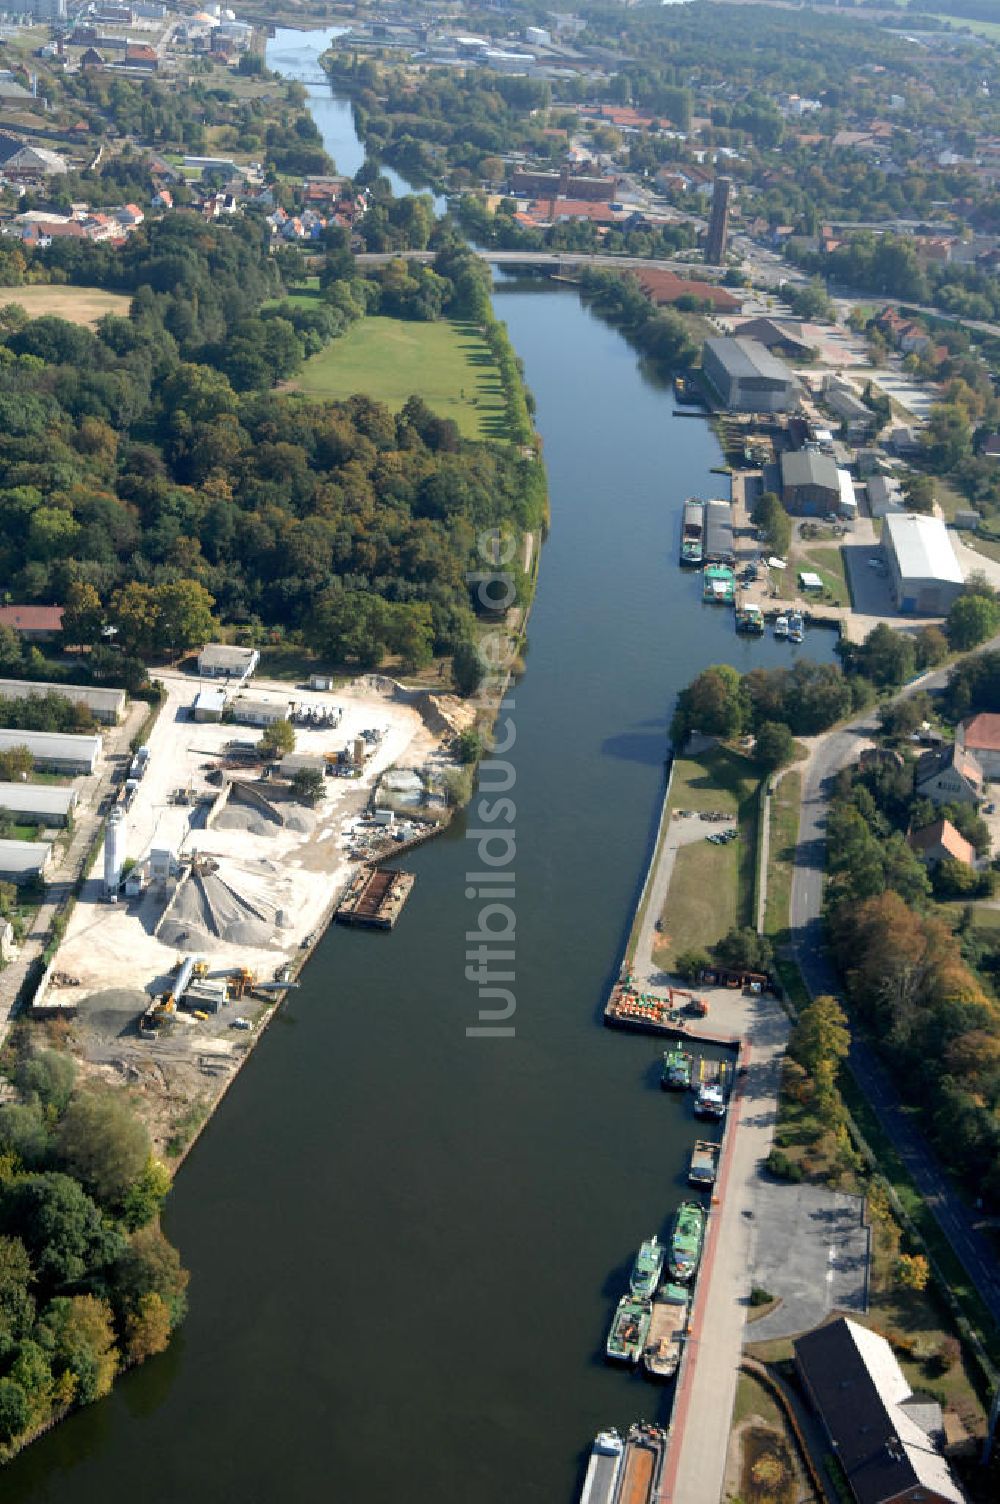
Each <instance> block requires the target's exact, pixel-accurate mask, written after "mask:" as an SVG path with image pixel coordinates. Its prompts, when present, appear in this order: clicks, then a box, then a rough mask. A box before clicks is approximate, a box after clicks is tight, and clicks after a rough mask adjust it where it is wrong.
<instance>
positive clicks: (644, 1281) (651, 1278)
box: [628, 1235, 667, 1300]
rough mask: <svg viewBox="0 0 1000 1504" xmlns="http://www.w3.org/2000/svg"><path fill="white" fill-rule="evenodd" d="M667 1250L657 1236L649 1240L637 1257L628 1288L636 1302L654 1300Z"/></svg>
mask: <svg viewBox="0 0 1000 1504" xmlns="http://www.w3.org/2000/svg"><path fill="white" fill-rule="evenodd" d="M666 1253H667V1250H666V1249H665V1248H664V1246H663V1244H662V1243H661V1242H660V1240H659V1238H658V1237H656V1236H655V1235H654V1236H653V1237H651V1238H647V1239H646V1241H645V1242H644V1243H643V1245H642V1247H641V1248H640V1249H639V1252H638V1253H637V1254H636V1256H635V1263H634V1264H633V1265H632V1273H631V1274H630V1275H629V1281H628V1287H629V1290H630V1292H631V1294H632V1295H633V1296H634V1297H635V1299H636V1300H652V1298H653V1296H654V1295H655V1294H656V1287H657V1285H658V1284H659V1283H660V1275H661V1274H662V1273H663V1260H664V1258H665V1257H666Z"/></svg>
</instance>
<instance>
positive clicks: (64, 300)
mask: <svg viewBox="0 0 1000 1504" xmlns="http://www.w3.org/2000/svg"><path fill="white" fill-rule="evenodd" d="M131 301H132V300H131V298H127V297H125V296H124V295H123V294H122V293H118V292H104V291H103V290H102V289H101V288H99V287H49V286H47V285H46V284H44V283H37V284H36V285H34V286H32V287H5V288H4V289H3V292H2V294H0V303H20V305H21V307H22V308H23V309H24V310H25V312H26V313H27V314H28V315H29V316H30V317H31V318H33V319H40V318H42V316H43V315H44V314H52V315H54V316H55V317H56V318H60V319H67V320H68V321H69V322H70V323H71V324H87V325H89V326H90V327H91V328H92V327H93V326H94V325H95V324H96V323H97V321H98V319H100V318H103V317H104V315H105V314H106V313H115V314H118V315H119V317H120V318H123V319H124V318H127V317H128V310H129V304H130V303H131Z"/></svg>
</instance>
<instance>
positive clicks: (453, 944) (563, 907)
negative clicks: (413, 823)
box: [3, 33, 833, 1504]
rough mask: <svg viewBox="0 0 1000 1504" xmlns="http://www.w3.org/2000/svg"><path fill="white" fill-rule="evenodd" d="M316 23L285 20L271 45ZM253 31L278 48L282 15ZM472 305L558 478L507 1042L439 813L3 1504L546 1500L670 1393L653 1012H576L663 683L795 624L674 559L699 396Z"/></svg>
mask: <svg viewBox="0 0 1000 1504" xmlns="http://www.w3.org/2000/svg"><path fill="white" fill-rule="evenodd" d="M316 41H317V38H316V34H314V35H313V36H312V37H308V36H304V37H299V38H297V39H295V47H296V48H298V49H299V54H300V57H299V67H300V71H303V72H305V71H307V70H309V71H311V70H312V69H313V68H315V61H314V59H315V55H316ZM274 47H275V49H276V50H277V49H281V53H280V55H281V58H282V62H283V65H288V66H290V65H289V64H288V58H289V48H290V42H289V38H288V36H287V34H283V33H279V35H278V38H277V39H276V42H275V44H274ZM293 61H294V60H293ZM323 103H324V104H325V103H326V101H324V102H323ZM333 118H334V119H335V120H337V119H340V120H342V119H343V118H344V117H342V116H339V115H337V116H334V117H333ZM329 144H330V149H331V151H332V152H333V154H334V155H336V156H337V158H338V161H342V159H343V143H342V142H340V141H339V140H338V141H336V142H335V141H332V140H331V141H330V143H329ZM496 306H497V311H498V313H499V315H500V316H501V317H502V318H504V319H505V320H506V322H507V325H508V327H509V329H510V333H511V337H512V339H513V342H514V345H515V347H516V348H517V350H518V351H519V353H520V354H521V356H522V357H523V359H524V361H525V365H526V369H527V377H528V381H529V383H530V385H531V387H532V389H533V390H534V392H535V395H536V398H537V402H538V424H539V428H540V432H541V434H542V437H543V440H544V444H545V456H546V461H547V465H548V472H549V481H550V488H551V497H552V529H551V536H550V538H549V540H548V542H547V543H546V545H545V550H544V553H543V557H542V568H541V577H540V586H539V591H538V596H537V600H536V605H535V609H534V612H533V615H532V618H531V630H530V637H531V642H530V649H529V652H528V655H527V663H526V672H525V674H524V676H523V677H522V679H521V680H520V682H519V683H518V684H517V686H516V689H515V690H514V693H513V695H512V705H511V707H510V716H511V719H512V721H513V723H514V725H515V727H516V743H515V745H514V748H513V750H512V752H511V754H510V756H511V760H512V761H513V763H514V766H515V770H516V782H515V785H514V788H513V791H512V797H513V798H514V800H515V802H516V806H517V818H516V822H515V827H516V838H517V856H516V861H515V863H514V870H515V872H516V891H517V897H516V900H515V902H514V907H515V909H516V917H517V934H516V943H515V948H516V963H515V965H516V973H517V980H516V984H515V991H516V995H517V1012H516V1015H515V1018H514V1025H515V1030H516V1033H515V1037H514V1038H513V1039H470V1038H468V1037H467V1036H466V1028H467V1026H469V1025H471V1024H474V1023H475V1022H476V1009H477V1000H476V991H475V987H474V985H473V984H471V983H470V982H468V981H467V980H466V978H465V967H466V959H465V952H466V947H467V941H466V934H467V932H468V931H471V930H473V929H474V927H475V916H476V912H477V907H478V906H477V905H476V904H474V903H472V902H470V901H468V900H467V898H466V896H465V890H466V886H467V884H466V873H467V872H469V871H476V870H479V869H480V868H481V865H482V864H481V862H480V860H479V857H478V855H477V852H476V843H475V841H474V840H472V839H470V838H469V835H468V831H467V826H466V824H465V823H463V822H458V823H457V824H456V825H455V826H454V827H453V829H452V830H451V831H449V832H448V833H447V834H446V835H445V836H444V837H442V838H441V839H440V840H438V841H437V842H434V843H431V844H430V845H428V846H425V847H423V848H422V849H420V850H418V851H416V852H414V853H413V854H412V856H411V857H409V858H408V860H407V865H408V866H409V867H410V868H411V869H412V870H413V871H414V872H416V874H417V883H416V887H415V889H414V892H413V895H412V898H411V900H410V902H409V905H408V907H407V909H406V911H405V913H404V915H403V917H402V920H401V921H400V924H399V927H398V929H397V930H396V931H395V932H394V933H393V934H392V935H373V934H362V933H356V932H351V931H348V930H342V929H337V930H332V931H331V932H330V933H329V934H328V935H327V936H326V938H325V939H324V941H323V942H322V944H321V945H320V947H319V949H318V951H317V953H316V955H315V957H314V959H313V960H312V961H311V963H310V965H309V967H308V969H307V971H306V973H305V976H304V979H303V986H302V988H301V991H299V992H297V993H294V994H292V996H291V999H290V1001H289V1003H288V1004H287V1005H286V1007H285V1008H284V1009H283V1011H282V1012H281V1014H280V1015H279V1016H278V1017H277V1019H276V1020H275V1022H274V1024H273V1025H272V1027H271V1028H270V1029H269V1030H268V1032H267V1033H266V1035H265V1036H264V1038H263V1040H262V1041H261V1043H260V1045H259V1047H258V1049H257V1050H256V1051H255V1053H254V1055H253V1057H252V1058H251V1060H250V1061H249V1063H248V1065H247V1067H246V1069H245V1070H244V1071H243V1073H242V1074H241V1076H240V1077H239V1080H238V1081H237V1083H236V1085H235V1086H234V1088H233V1089H232V1091H231V1092H230V1093H229V1095H228V1097H227V1098H226V1100H225V1102H224V1103H223V1104H222V1107H221V1108H220V1110H219V1112H218V1114H217V1115H216V1117H215V1118H214V1120H213V1122H212V1124H211V1125H210V1127H209V1128H208V1130H207V1131H206V1132H205V1134H204V1135H203V1137H202V1139H201V1141H200V1142H199V1143H198V1145H197V1146H196V1148H195V1150H194V1151H193V1153H192V1154H191V1156H190V1157H189V1159H188V1161H187V1162H186V1164H185V1166H184V1168H183V1170H182V1172H181V1174H180V1175H179V1177H178V1182H177V1185H176V1188H175V1190H174V1193H173V1195H172V1197H171V1200H170V1206H169V1213H168V1216H167V1218H166V1225H167V1231H168V1233H169V1235H170V1237H171V1238H172V1239H173V1240H174V1241H175V1242H176V1243H177V1244H178V1245H179V1247H180V1248H181V1250H182V1253H183V1257H184V1260H185V1262H186V1263H187V1264H188V1266H189V1267H190V1268H191V1270H192V1276H193V1277H192V1285H191V1313H190V1317H189V1319H188V1321H187V1323H186V1325H185V1326H184V1328H183V1330H182V1331H181V1333H180V1334H179V1335H178V1337H177V1338H176V1339H175V1341H174V1343H173V1345H172V1347H171V1349H170V1351H169V1352H168V1353H166V1354H165V1355H164V1356H163V1357H162V1358H159V1359H156V1360H154V1361H152V1362H150V1363H147V1364H146V1365H144V1366H143V1367H142V1368H141V1369H139V1370H137V1371H135V1372H134V1373H132V1374H129V1375H127V1376H125V1377H124V1378H123V1379H122V1380H121V1382H120V1383H119V1384H118V1385H117V1386H116V1388H115V1391H114V1393H113V1394H112V1395H111V1397H110V1398H109V1399H107V1400H105V1401H104V1402H102V1403H101V1404H99V1405H95V1406H91V1407H90V1408H89V1409H87V1410H85V1411H82V1412H80V1413H79V1414H77V1415H75V1416H74V1417H72V1418H71V1419H70V1420H69V1421H68V1422H66V1423H65V1424H64V1425H62V1426H60V1427H58V1428H57V1429H56V1430H54V1431H53V1432H52V1433H50V1434H49V1435H48V1436H46V1437H45V1438H43V1439H42V1440H41V1441H40V1442H38V1443H37V1444H36V1445H35V1446H34V1447H32V1448H31V1449H29V1451H28V1452H26V1453H25V1454H24V1455H23V1456H22V1457H21V1458H19V1459H18V1460H17V1461H16V1462H15V1463H14V1464H13V1465H12V1466H11V1467H10V1468H9V1469H8V1470H7V1471H6V1473H5V1474H4V1479H3V1484H4V1495H5V1500H6V1501H7V1504H21V1501H28V1500H31V1501H52V1504H57V1501H58V1504H69V1501H72V1504H91V1501H93V1504H106V1501H108V1500H118V1499H125V1498H128V1497H132V1496H135V1497H141V1498H142V1499H143V1500H144V1504H178V1501H179V1500H184V1501H185V1504H218V1501H220V1500H239V1501H240V1504H274V1501H277V1500H280V1501H287V1504H312V1501H314V1500H320V1499H323V1500H333V1501H336V1504H390V1501H397V1500H401V1499H406V1500H407V1501H408V1504H510V1501H511V1500H512V1499H516V1500H518V1501H519V1504H570V1501H571V1500H573V1499H574V1498H575V1496H576V1490H577V1489H578V1487H579V1483H580V1479H581V1476H582V1469H583V1466H584V1462H585V1457H586V1452H587V1449H588V1447H589V1442H590V1439H591V1438H592V1437H593V1435H594V1433H595V1432H596V1431H597V1430H598V1429H599V1428H600V1427H602V1426H606V1425H611V1424H617V1425H619V1426H624V1425H627V1424H628V1423H629V1422H630V1421H631V1420H633V1419H635V1418H637V1417H639V1416H643V1417H645V1418H647V1419H651V1420H652V1419H665V1418H666V1416H667V1414H668V1408H669V1387H668V1388H667V1389H657V1388H654V1387H652V1386H651V1385H649V1384H647V1383H645V1382H644V1381H643V1380H642V1379H641V1378H640V1377H638V1376H636V1375H633V1374H631V1373H628V1372H624V1371H621V1370H612V1369H610V1368H608V1367H607V1366H606V1364H605V1363H604V1361H603V1357H602V1348H603V1342H604V1336H605V1332H606V1328H607V1325H608V1321H609V1318H610V1316H611V1313H612V1311H613V1309H614V1304H615V1301H616V1299H617V1296H618V1295H619V1293H620V1292H621V1291H622V1289H623V1286H624V1283H625V1281H626V1279H627V1274H628V1269H629V1265H630V1261H631V1258H632V1255H633V1253H634V1251H635V1249H636V1247H637V1245H638V1244H639V1242H640V1241H641V1239H642V1238H644V1237H647V1236H648V1235H649V1234H650V1233H652V1232H654V1231H658V1232H659V1233H660V1234H661V1236H663V1235H665V1233H666V1229H667V1227H668V1224H669V1218H670V1215H671V1213H672V1211H673V1208H674V1207H675V1205H676V1203H677V1201H678V1199H679V1197H680V1196H681V1194H682V1189H683V1185H684V1180H683V1172H684V1169H685V1167H686V1162H687V1158H688V1155H689V1153H690V1148H691V1144H692V1142H693V1140H694V1138H695V1136H696V1131H695V1125H694V1122H693V1120H692V1118H691V1115H690V1103H689V1102H688V1101H686V1100H685V1099H678V1098H676V1097H673V1096H670V1095H665V1094H663V1093H662V1092H661V1091H660V1090H659V1087H658V1084H657V1080H658V1062H659V1056H660V1049H659V1048H658V1046H657V1043H656V1041H655V1040H651V1039H643V1038H641V1037H634V1036H629V1035H620V1034H612V1033H609V1032H608V1031H606V1030H605V1029H604V1028H603V1027H602V1025H601V1023H600V1011H601V1008H602V1005H603V1001H604V997H605V994H606V989H607V987H608V985H609V983H610V981H611V980H612V977H613V975H614V972H615V970H616V968H617V965H618V962H619V960H620V956H621V950H622V945H623V942H624V937H625V934H626V931H627V928H628V922H629V916H630V912H631V909H632V906H633V903H634V901H635V898H636V894H637V891H638V888H639V885H640V883H641V880H642V874H643V870H644V867H645V864H646V861H647V858H648V852H649V846H650V841H651V836H652V832H653V826H654V822H655V819H656V815H657V812H658V807H659V802H660V796H661V793H662V788H663V778H664V766H663V762H664V753H665V745H666V733H667V724H668V720H669V716H670V711H671V707H672V704H673V701H674V697H675V695H676V693H677V691H678V689H679V688H680V687H681V686H682V685H683V684H684V683H686V682H687V680H688V679H690V677H691V676H692V675H693V674H694V673H695V672H696V671H697V670H698V669H700V668H701V667H703V666H704V665H706V664H709V663H712V662H729V663H734V664H736V665H737V666H738V667H740V668H745V667H749V666H750V665H752V664H773V663H776V662H785V661H787V659H788V654H789V651H790V650H789V649H788V647H787V645H782V644H777V643H774V642H773V641H772V640H770V639H767V640H763V641H758V642H748V641H745V640H742V639H739V638H737V637H736V636H735V635H734V633H733V630H732V619H731V616H730V614H729V613H728V612H724V611H713V610H712V609H711V608H709V607H703V606H702V605H701V604H700V602H699V600H698V592H697V580H696V579H695V578H693V577H690V576H686V575H684V574H682V573H681V571H680V570H679V569H678V568H677V565H676V562H675V560H676V549H677V527H678V508H679V506H680V504H681V501H682V499H683V497H684V496H686V495H687V494H689V493H697V494H701V495H705V494H711V493H712V491H713V490H716V489H718V482H717V481H716V480H714V479H713V477H712V476H711V474H710V470H711V467H712V466H713V465H715V464H717V463H718V461H719V453H718V449H717V446H716V443H715V440H714V438H713V436H712V433H711V431H710V429H709V428H708V426H707V425H706V424H705V423H703V422H700V421H697V420H691V419H686V420H682V419H678V418H674V417H672V416H671V412H672V407H673V404H672V401H671V398H670V395H669V394H668V393H667V392H665V391H664V390H662V389H661V388H658V387H656V386H653V385H650V384H649V383H648V382H647V381H645V380H644V378H643V376H642V374H641V372H640V370H639V368H638V366H637V362H636V357H635V355H634V353H633V352H632V351H630V350H629V349H628V347H627V346H626V345H625V343H624V342H623V341H622V340H621V339H620V338H619V337H618V336H617V335H616V334H615V333H614V332H613V331H612V330H610V329H608V328H607V327H605V326H604V325H603V324H602V323H600V321H598V320H597V319H595V318H593V317H592V316H591V315H590V314H589V313H587V312H586V311H585V310H584V309H583V308H582V307H581V305H580V303H579V301H578V299H577V297H576V296H575V294H574V293H573V292H572V291H569V290H565V289H559V290H557V289H554V288H552V287H550V286H546V285H544V284H541V285H539V284H537V283H534V284H532V285H531V287H530V288H529V289H524V288H522V287H520V286H518V285H517V284H515V285H513V286H506V285H505V286H501V287H500V288H499V290H498V292H497V295H496ZM832 644H833V638H832V636H831V635H827V634H823V633H813V634H811V635H810V636H809V637H808V639H807V643H806V647H807V648H808V650H809V652H810V654H812V655H813V656H816V657H822V658H829V657H830V656H831V653H832ZM473 823H474V822H473Z"/></svg>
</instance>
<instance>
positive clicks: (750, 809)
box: [653, 747, 759, 971]
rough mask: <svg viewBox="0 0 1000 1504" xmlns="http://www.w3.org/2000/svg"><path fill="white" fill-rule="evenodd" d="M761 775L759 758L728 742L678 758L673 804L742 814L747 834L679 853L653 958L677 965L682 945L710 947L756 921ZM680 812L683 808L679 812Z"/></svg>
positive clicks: (742, 831) (665, 964)
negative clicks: (753, 758) (743, 754)
mask: <svg viewBox="0 0 1000 1504" xmlns="http://www.w3.org/2000/svg"><path fill="white" fill-rule="evenodd" d="M758 787H759V779H758V776H757V772H756V769H755V768H754V766H753V764H752V763H750V762H748V761H747V759H746V758H745V757H741V756H740V754H739V753H737V752H731V751H730V750H729V749H728V748H726V747H712V748H710V749H709V750H708V751H706V752H704V753H702V754H701V755H700V756H699V757H697V758H688V757H679V758H677V759H676V761H675V762H674V774H673V781H672V783H671V786H670V809H671V812H672V814H674V812H675V811H677V810H679V809H690V810H702V811H704V810H721V811H724V812H725V813H726V814H730V815H736V816H737V818H738V821H739V832H740V833H739V837H738V839H737V840H735V841H730V842H728V843H727V844H725V845H720V846H716V845H713V844H711V843H710V842H709V841H707V840H704V841H696V842H694V843H693V844H692V845H690V846H683V847H681V849H680V850H679V851H678V852H677V856H676V859H675V864H674V870H673V875H672V877H671V879H670V890H669V892H668V894H667V899H666V903H665V904H664V908H663V913H662V915H661V920H662V926H663V927H662V931H661V935H662V939H661V941H660V944H658V945H657V946H656V948H655V949H654V952H653V959H654V961H655V963H656V964H657V965H658V966H661V967H662V968H663V969H664V970H667V971H669V970H670V969H671V966H672V963H673V961H674V960H675V959H676V957H677V955H678V954H679V953H680V952H681V951H685V950H691V949H693V948H697V949H700V950H701V949H708V948H710V947H711V946H712V945H714V944H715V942H716V941H717V940H721V939H722V937H723V935H725V934H726V933H727V931H728V930H730V929H732V928H733V926H734V925H744V924H750V923H751V922H752V915H751V909H752V906H753V889H754V866H755V863H756V860H757V820H758V799H757V790H758ZM674 818H676V814H674Z"/></svg>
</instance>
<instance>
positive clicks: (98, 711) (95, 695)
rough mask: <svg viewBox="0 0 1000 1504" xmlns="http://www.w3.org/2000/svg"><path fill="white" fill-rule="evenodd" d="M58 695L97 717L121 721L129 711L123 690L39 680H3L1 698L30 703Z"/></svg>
mask: <svg viewBox="0 0 1000 1504" xmlns="http://www.w3.org/2000/svg"><path fill="white" fill-rule="evenodd" d="M40 695H58V696H59V698H60V699H62V700H69V701H70V702H71V703H72V704H74V705H86V707H87V709H88V710H91V711H93V712H94V714H95V715H103V716H108V717H110V718H111V719H112V720H117V719H118V717H119V716H120V715H121V713H122V711H123V710H124V709H125V700H126V695H125V691H124V690H123V689H99V688H96V687H94V686H91V685H89V684H43V683H42V682H41V681H39V680H36V679H0V699H4V700H27V699H33V698H35V697H37V696H40Z"/></svg>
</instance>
